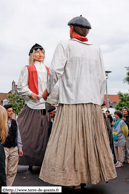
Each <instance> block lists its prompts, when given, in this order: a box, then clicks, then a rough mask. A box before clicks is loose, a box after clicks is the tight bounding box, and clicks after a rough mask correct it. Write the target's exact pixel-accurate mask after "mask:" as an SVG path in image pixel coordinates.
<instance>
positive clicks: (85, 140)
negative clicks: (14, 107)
mask: <svg viewBox="0 0 129 194" xmlns="http://www.w3.org/2000/svg"><path fill="white" fill-rule="evenodd" d="M68 25H69V27H70V38H71V39H70V40H67V41H61V42H60V43H59V44H58V46H57V48H56V50H55V53H54V56H53V60H52V63H51V67H50V70H49V78H48V84H47V90H45V91H44V93H43V97H44V99H46V98H47V96H48V95H49V94H50V93H51V90H52V88H53V86H54V85H55V84H56V82H57V81H58V80H59V106H58V109H57V113H56V116H55V120H54V124H53V130H52V133H51V136H50V139H49V142H48V146H47V149H46V153H45V157H44V161H43V164H42V168H41V171H40V178H41V179H42V180H44V181H45V182H49V183H52V184H56V185H64V186H78V185H80V184H81V183H88V182H91V183H92V184H96V183H98V182H99V181H100V180H102V181H105V182H106V181H108V180H109V179H112V178H115V177H116V170H115V167H114V163H113V158H112V153H111V150H110V147H109V141H108V135H107V130H106V128H105V124H104V119H103V114H102V110H101V105H102V103H103V98H104V92H105V84H106V78H105V71H104V65H103V59H102V55H101V51H100V49H99V48H98V47H96V46H94V45H92V44H91V43H89V41H88V39H87V38H86V37H85V36H86V35H87V34H88V32H89V29H90V28H91V25H90V23H89V22H88V21H87V20H86V19H85V18H84V17H82V16H80V17H75V18H73V19H72V20H71V21H70V22H69V23H68Z"/></svg>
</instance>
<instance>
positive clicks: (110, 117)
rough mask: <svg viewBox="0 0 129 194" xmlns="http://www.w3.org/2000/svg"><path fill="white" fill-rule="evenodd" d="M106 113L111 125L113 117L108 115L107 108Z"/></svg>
mask: <svg viewBox="0 0 129 194" xmlns="http://www.w3.org/2000/svg"><path fill="white" fill-rule="evenodd" d="M106 115H107V118H109V119H110V123H111V125H112V121H113V118H112V116H111V115H110V111H109V110H107V111H106Z"/></svg>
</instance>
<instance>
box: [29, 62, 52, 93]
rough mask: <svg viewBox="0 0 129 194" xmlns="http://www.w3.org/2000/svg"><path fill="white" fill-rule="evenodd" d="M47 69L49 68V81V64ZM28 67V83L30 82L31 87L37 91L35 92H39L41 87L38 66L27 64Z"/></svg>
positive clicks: (33, 90) (34, 91)
mask: <svg viewBox="0 0 129 194" xmlns="http://www.w3.org/2000/svg"><path fill="white" fill-rule="evenodd" d="M45 67H46V70H47V81H48V75H49V68H48V67H47V66H45ZM27 68H28V84H29V89H30V90H31V91H32V92H33V93H35V94H37V95H38V94H39V89H38V73H37V70H36V67H35V66H34V65H33V64H32V65H27Z"/></svg>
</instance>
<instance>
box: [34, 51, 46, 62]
mask: <svg viewBox="0 0 129 194" xmlns="http://www.w3.org/2000/svg"><path fill="white" fill-rule="evenodd" d="M44 57H45V55H44V51H43V50H40V49H38V50H36V51H35V52H34V61H39V62H42V61H43V59H44Z"/></svg>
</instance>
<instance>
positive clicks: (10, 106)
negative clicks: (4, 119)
mask: <svg viewBox="0 0 129 194" xmlns="http://www.w3.org/2000/svg"><path fill="white" fill-rule="evenodd" d="M4 108H5V109H6V110H7V109H8V108H12V104H5V105H4Z"/></svg>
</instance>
